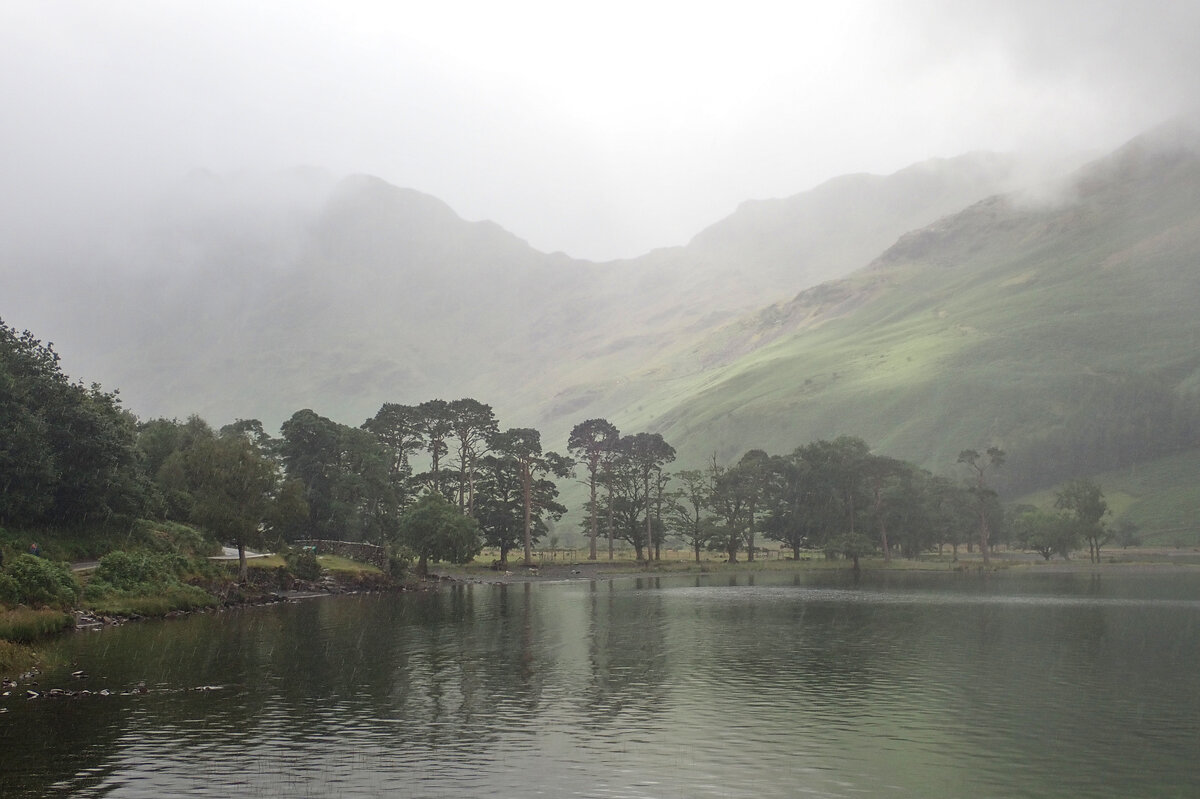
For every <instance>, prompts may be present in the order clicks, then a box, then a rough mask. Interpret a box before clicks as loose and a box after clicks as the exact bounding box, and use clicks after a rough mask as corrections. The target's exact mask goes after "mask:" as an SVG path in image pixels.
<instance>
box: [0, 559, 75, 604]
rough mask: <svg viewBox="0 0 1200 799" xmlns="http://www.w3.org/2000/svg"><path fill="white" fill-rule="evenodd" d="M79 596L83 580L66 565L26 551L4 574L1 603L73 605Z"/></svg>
mask: <svg viewBox="0 0 1200 799" xmlns="http://www.w3.org/2000/svg"><path fill="white" fill-rule="evenodd" d="M78 598H79V583H77V582H76V581H75V576H74V575H73V574H71V570H70V569H69V568H68V567H67V566H66V565H65V564H61V563H54V562H52V561H49V560H45V559H44V558H36V557H34V556H33V555H29V554H22V555H18V556H17V557H16V558H14V559H13V561H12V563H11V564H8V565H7V566H5V568H4V572H3V573H2V574H0V602H4V603H5V604H8V605H30V606H33V607H40V606H42V605H49V606H50V607H56V608H69V607H71V606H72V605H74V604H75V600H76V599H78Z"/></svg>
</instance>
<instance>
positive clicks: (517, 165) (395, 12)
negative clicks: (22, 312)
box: [0, 0, 1200, 259]
mask: <svg viewBox="0 0 1200 799" xmlns="http://www.w3.org/2000/svg"><path fill="white" fill-rule="evenodd" d="M1196 98H1200V2H1196V1H1195V0H1179V1H1178V2H1163V1H1161V0H1158V1H1156V0H1140V1H1139V2H1107V1H1106V0H1087V1H1085V0H998V1H997V2H992V1H991V0H838V2H822V3H819V4H818V3H807V2H799V1H797V0H793V2H756V1H755V0H740V1H739V2H736V3H735V2H722V3H709V2H702V1H697V0H692V2H686V3H682V2H681V3H656V2H653V0H637V1H636V2H626V0H607V2H603V3H587V4H585V3H572V2H563V0H557V1H554V2H529V1H527V0H505V1H504V2H494V0H493V1H492V2H447V1H445V0H439V1H437V2H435V1H434V0H423V2H420V3H408V2H382V1H381V2H362V1H356V0H338V2H332V1H330V2H305V1H304V0H287V2H261V1H254V2H247V0H234V1H233V2H225V1H224V0H202V1H197V2H168V1H167V0H140V2H121V1H120V0H104V2H97V1H96V0H79V1H78V2H55V0H4V2H2V3H0V109H2V113H3V120H4V122H3V124H2V125H0V213H3V214H4V216H5V217H6V218H7V220H8V225H10V226H12V225H19V226H21V228H22V229H26V230H28V229H33V228H35V227H36V224H35V223H36V220H37V219H38V218H39V217H40V216H42V215H51V214H52V215H59V216H60V217H61V216H62V215H64V214H67V215H69V214H71V213H74V212H78V211H80V210H81V209H86V208H87V207H88V206H89V205H90V204H93V203H100V204H102V205H112V204H120V203H123V202H127V201H128V200H129V199H130V198H131V197H133V196H136V195H137V194H138V193H139V192H142V191H144V190H145V189H147V188H148V187H149V186H151V185H152V184H153V183H154V182H155V181H159V180H163V179H172V178H177V177H179V176H181V175H183V174H186V173H187V172H189V171H190V170H192V169H195V168H204V169H209V170H212V171H215V172H218V173H232V172H235V171H239V170H245V169H252V170H262V169H266V170H273V169H279V168H287V167H291V166H295V165H311V166H319V167H323V168H325V169H328V170H329V171H330V172H332V173H333V174H335V175H339V176H340V175H343V174H350V173H369V174H373V175H377V176H379V177H382V178H384V179H385V180H387V181H389V182H391V183H394V184H397V185H401V186H407V187H411V188H415V189H418V190H421V191H424V192H427V193H429V194H433V195H435V196H437V197H439V198H440V199H442V200H444V201H446V202H447V203H449V204H450V205H451V206H452V207H453V208H454V209H455V210H456V211H458V213H460V214H461V215H462V216H464V217H466V218H467V219H492V220H495V221H496V222H498V223H500V224H501V225H503V226H504V227H506V228H508V229H509V230H511V231H512V232H514V233H516V234H517V235H519V236H521V237H522V238H525V239H527V240H528V241H529V242H530V243H531V244H533V245H534V246H535V247H537V248H539V249H542V250H546V251H554V250H564V251H566V252H567V253H569V254H571V255H573V256H577V257H585V258H593V259H606V258H612V257H620V256H632V255H637V254H641V253H643V252H645V251H647V250H649V249H652V248H654V247H659V246H667V245H673V244H682V243H684V242H686V241H687V240H688V239H689V238H691V236H692V235H693V234H695V233H696V232H698V231H699V230H700V229H701V228H703V227H704V226H706V225H707V224H710V223H711V222H713V221H716V220H717V219H719V218H721V217H723V216H725V215H726V214H728V213H730V212H732V211H733V210H734V208H736V206H737V204H738V203H739V202H741V201H742V200H745V199H750V198H764V197H781V196H787V195H791V194H795V193H797V192H800V191H803V190H805V189H808V188H811V187H812V186H814V185H816V184H818V183H820V182H821V181H823V180H825V179H828V178H830V177H833V176H835V175H839V174H844V173H847V172H861V171H868V172H876V173H888V172H892V171H895V170H896V169H899V168H901V167H903V166H906V165H907V164H909V163H912V162H915V161H919V160H923V159H926V158H929V157H933V156H952V155H957V154H960V153H962V152H966V151H969V150H978V149H989V150H1001V151H1015V150H1031V149H1032V150H1036V149H1050V150H1054V151H1059V152H1071V151H1076V150H1081V149H1082V150H1089V151H1095V152H1100V151H1103V150H1106V149H1110V148H1112V147H1114V146H1116V145H1118V144H1120V143H1121V142H1122V141H1124V140H1125V139H1127V138H1129V137H1131V136H1133V135H1135V134H1137V133H1138V132H1140V131H1141V130H1143V129H1145V128H1147V127H1150V126H1152V125H1154V124H1157V123H1158V122H1160V121H1163V120H1165V119H1167V118H1169V117H1172V116H1174V115H1177V114H1181V113H1192V112H1194V106H1193V107H1191V108H1189V107H1188V105H1187V104H1188V103H1189V102H1191V103H1194V102H1195V100H1196ZM3 224H4V223H3V222H0V225H3ZM10 232H11V230H10Z"/></svg>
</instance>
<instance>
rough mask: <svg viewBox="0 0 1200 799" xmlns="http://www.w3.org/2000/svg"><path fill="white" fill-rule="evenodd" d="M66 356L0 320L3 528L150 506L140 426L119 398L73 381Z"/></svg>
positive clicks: (123, 513) (136, 511)
mask: <svg viewBox="0 0 1200 799" xmlns="http://www.w3.org/2000/svg"><path fill="white" fill-rule="evenodd" d="M58 362H59V358H58V354H57V353H55V352H54V349H53V348H52V346H51V345H49V344H43V343H42V342H41V341H39V340H38V339H36V338H34V336H33V334H31V333H29V332H28V331H26V332H22V333H18V332H17V331H15V330H13V329H12V328H10V327H8V326H7V325H6V324H4V322H3V321H0V524H3V525H20V526H35V525H44V524H60V525H71V524H82V523H88V522H104V521H110V520H112V519H113V518H114V517H118V518H123V519H129V518H134V517H136V516H138V515H140V514H141V513H143V511H144V510H145V508H146V504H147V501H148V498H149V490H148V488H149V487H148V484H147V481H146V480H145V478H144V472H143V471H142V469H141V468H140V466H139V458H138V450H137V448H136V446H135V443H134V441H135V431H134V420H133V417H132V416H131V415H129V414H128V413H126V412H125V411H123V410H122V409H121V407H120V403H119V401H118V399H117V396H116V394H115V393H108V392H105V391H103V390H102V389H101V388H100V387H99V386H97V385H94V384H93V385H92V386H90V387H88V386H84V385H82V384H79V383H72V382H71V381H70V380H68V379H67V377H66V375H64V374H63V372H62V370H61V369H60V367H59V363H58Z"/></svg>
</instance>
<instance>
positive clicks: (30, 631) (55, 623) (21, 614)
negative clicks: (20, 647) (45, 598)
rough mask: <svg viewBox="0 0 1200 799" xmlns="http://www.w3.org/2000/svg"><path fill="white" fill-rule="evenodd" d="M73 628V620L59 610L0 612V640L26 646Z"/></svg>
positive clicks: (68, 614) (20, 609) (25, 609)
mask: <svg viewBox="0 0 1200 799" xmlns="http://www.w3.org/2000/svg"><path fill="white" fill-rule="evenodd" d="M74 626H75V618H74V617H73V616H72V615H71V614H70V613H63V612H62V611H61V610H50V609H42V610H31V609H29V608H16V609H14V610H6V611H4V612H0V640H4V641H10V642H13V643H19V644H28V643H32V642H33V641H36V640H38V639H39V638H45V637H47V636H50V635H54V634H55V633H60V632H62V631H63V630H69V629H71V628H72V627H74Z"/></svg>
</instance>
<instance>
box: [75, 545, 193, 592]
mask: <svg viewBox="0 0 1200 799" xmlns="http://www.w3.org/2000/svg"><path fill="white" fill-rule="evenodd" d="M190 565H191V564H190V562H189V561H188V559H187V558H185V557H184V556H183V555H179V554H176V553H170V552H166V553H159V554H155V553H151V552H125V551H123V550H120V549H118V550H117V551H115V552H109V553H108V554H107V555H105V556H104V557H103V558H101V559H100V565H99V566H97V567H96V572H95V574H94V575H93V576H92V581H91V582H90V583H88V588H89V589H91V588H92V587H93V586H97V585H100V584H104V585H105V587H106V588H107V589H115V590H117V591H137V590H144V589H148V588H153V587H159V586H169V585H175V584H177V583H178V582H179V578H180V577H181V576H183V575H185V574H187V572H188V570H189V568H190Z"/></svg>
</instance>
